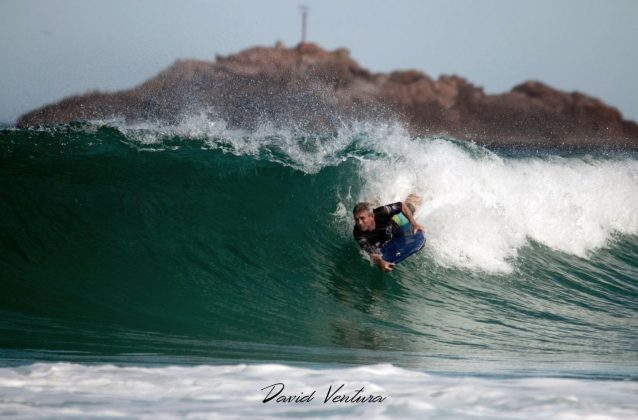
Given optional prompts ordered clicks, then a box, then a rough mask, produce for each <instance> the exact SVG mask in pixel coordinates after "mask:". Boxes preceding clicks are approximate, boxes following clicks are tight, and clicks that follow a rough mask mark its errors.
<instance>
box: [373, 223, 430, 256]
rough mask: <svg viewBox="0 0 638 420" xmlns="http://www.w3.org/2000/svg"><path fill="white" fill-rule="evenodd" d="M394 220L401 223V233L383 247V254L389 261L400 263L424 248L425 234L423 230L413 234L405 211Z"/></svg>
mask: <svg viewBox="0 0 638 420" xmlns="http://www.w3.org/2000/svg"><path fill="white" fill-rule="evenodd" d="M392 220H394V222H395V223H396V224H397V225H399V227H400V228H401V233H400V234H399V235H397V236H395V237H394V238H392V239H391V240H390V241H389V242H388V243H386V244H385V245H383V246H382V247H381V256H382V257H383V259H384V260H385V261H387V262H391V263H394V264H398V263H400V262H401V261H403V260H405V259H406V258H408V257H409V256H410V255H412V254H414V253H417V252H419V251H420V250H421V248H423V246H424V245H425V235H424V234H423V232H422V231H418V232H417V233H415V234H412V226H411V225H410V222H409V221H408V219H407V217H405V215H404V214H403V213H399V214H397V215H395V216H393V217H392Z"/></svg>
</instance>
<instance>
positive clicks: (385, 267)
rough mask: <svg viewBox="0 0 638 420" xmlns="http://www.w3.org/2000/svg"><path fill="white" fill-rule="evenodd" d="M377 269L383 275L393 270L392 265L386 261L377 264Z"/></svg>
mask: <svg viewBox="0 0 638 420" xmlns="http://www.w3.org/2000/svg"><path fill="white" fill-rule="evenodd" d="M379 268H380V269H381V271H383V272H384V273H389V272H390V271H392V269H393V268H394V263H391V262H387V261H383V260H381V261H380V262H379Z"/></svg>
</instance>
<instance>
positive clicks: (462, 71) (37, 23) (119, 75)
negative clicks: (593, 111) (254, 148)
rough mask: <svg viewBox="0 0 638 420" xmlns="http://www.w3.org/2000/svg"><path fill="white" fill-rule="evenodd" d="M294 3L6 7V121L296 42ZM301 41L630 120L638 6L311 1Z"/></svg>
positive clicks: (637, 69) (0, 45) (367, 63)
mask: <svg viewBox="0 0 638 420" xmlns="http://www.w3.org/2000/svg"><path fill="white" fill-rule="evenodd" d="M300 3H301V2H300V1H298V0H278V1H270V2H266V1H257V0H251V1H249V0H246V1H241V0H239V1H227V2H222V1H213V0H182V1H172V0H161V1H160V0H108V1H106V0H102V1H92V0H1V1H0V122H1V121H4V122H13V121H14V120H15V119H16V118H17V117H18V116H19V115H20V114H21V113H23V112H25V111H28V110H30V109H33V108H35V107H39V106H41V105H44V104H46V103H50V102H53V101H57V100H59V99H61V98H62V97H64V96H68V95H71V94H77V93H84V92H85V91H87V90H92V89H101V90H117V89H123V88H129V87H132V86H135V85H137V84H139V83H141V82H143V81H144V80H146V79H148V78H150V77H152V76H154V75H155V74H157V73H158V72H159V71H161V70H162V69H164V68H165V67H167V66H168V65H170V64H171V63H173V62H174V61H175V60H176V59H179V58H198V59H205V60H212V59H213V58H214V57H215V54H230V53H233V52H237V51H240V50H242V49H244V48H247V47H250V46H254V45H274V43H275V41H277V40H281V41H283V42H284V43H285V44H286V45H288V46H293V45H296V44H297V43H298V42H299V39H300V12H299V4H300ZM303 3H305V4H307V5H308V6H309V7H310V14H309V31H308V34H309V40H310V41H313V42H317V43H318V44H320V45H321V46H323V47H324V48H328V49H334V48H338V47H347V48H349V49H350V51H351V55H352V57H353V58H354V59H355V60H357V61H358V62H359V64H361V65H362V66H364V67H367V68H369V69H371V70H373V71H391V70H396V69H420V70H423V71H425V72H426V73H428V74H429V75H431V76H433V77H438V76H439V75H441V74H458V75H460V76H463V77H466V78H467V79H468V80H470V81H471V82H473V83H474V84H476V85H478V86H482V87H484V88H485V90H486V91H487V92H488V93H498V92H504V91H506V90H509V89H511V88H512V87H513V86H515V85H516V84H518V83H520V82H522V81H524V80H528V79H537V80H542V81H544V82H546V83H548V84H550V85H552V86H554V87H556V88H559V89H563V90H567V91H573V90H579V91H582V92H585V93H588V94H591V95H594V96H597V97H599V98H601V99H602V100H603V101H605V102H606V103H608V104H610V105H614V106H616V107H617V108H619V109H620V111H621V112H622V113H623V114H624V115H625V117H626V118H629V119H633V120H638V23H637V21H636V20H637V18H638V1H635V0H612V1H607V2H603V1H598V0H562V1H561V0H552V1H549V0H536V1H516V0H482V1H481V0H460V1H454V0H431V1H425V0H424V1H394V2H390V1H387V0H383V1H348V0H339V1H337V0H323V1H319V0H316V1H313V0H305V1H303Z"/></svg>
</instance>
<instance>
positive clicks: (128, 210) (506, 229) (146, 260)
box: [0, 115, 638, 419]
mask: <svg viewBox="0 0 638 420" xmlns="http://www.w3.org/2000/svg"><path fill="white" fill-rule="evenodd" d="M411 192H412V193H416V194H419V195H420V196H421V197H422V198H423V204H422V206H421V207H420V208H419V209H418V210H417V212H416V219H417V220H418V221H419V223H420V224H422V225H423V226H424V227H425V229H426V235H427V237H428V242H427V243H426V246H425V248H424V250H423V251H422V252H421V253H419V254H417V255H416V256H414V257H412V258H410V259H408V260H407V261H405V262H404V263H402V264H400V265H398V266H397V267H396V268H395V270H394V271H393V272H392V273H389V274H383V273H381V272H380V271H379V270H378V269H376V267H374V266H372V265H371V263H370V261H369V260H368V259H367V258H366V256H365V255H363V254H362V253H361V252H360V251H359V250H358V248H357V246H356V244H355V242H354V241H353V240H352V238H351V231H352V227H353V222H352V220H351V215H350V209H351V208H352V207H353V205H354V204H355V203H356V202H358V201H360V200H366V201H372V202H377V203H386V202H393V201H398V200H402V199H404V198H405V197H406V196H407V194H409V193H411ZM0 285H1V288H2V292H1V293H0V414H1V415H2V416H3V417H16V418H23V417H31V418H51V417H55V418H57V417H119V416H129V417H149V418H162V417H164V418H173V417H187V416H188V417H195V418H201V417H203V418H208V417H211V418H240V417H242V418H243V417H254V418H271V417H293V418H297V417H302V416H303V417H310V418H314V417H318V418H319V417H320V418H343V417H372V418H428V417H429V418H474V417H487V418H530V417H534V418H551V419H556V418H592V419H593V418H596V419H601V418H622V419H626V418H638V156H637V155H636V154H635V153H629V152H618V151H615V152H605V151H596V152H594V151H590V152H585V151H579V152H576V151H564V150H548V149H536V148H528V149H496V150H495V149H492V150H488V149H485V148H483V147H480V146H477V145H475V144H472V143H468V142H459V141H455V140H452V139H445V138H417V139H413V138H411V137H410V136H409V135H407V133H406V132H405V130H403V129H402V128H401V127H400V126H396V125H392V124H380V123H358V124H351V125H348V126H344V128H343V129H341V130H338V131H337V132H334V133H329V134H323V135H316V134H312V133H305V132H301V131H299V130H296V129H295V128H293V127H291V128H283V129H282V128H276V127H273V126H270V125H267V124H264V125H262V126H261V127H259V128H258V129H255V130H251V131H244V130H236V129H231V128H229V127H227V126H226V124H225V123H224V122H223V121H215V120H210V119H208V118H206V117H205V116H199V115H195V116H192V117H190V118H187V119H185V120H184V121H183V122H182V123H181V124H179V125H177V126H162V125H160V124H150V123H149V124H140V125H136V126H135V125H125V124H122V123H118V122H96V123H91V124H69V125H66V126H61V127H58V128H55V129H30V130H22V129H13V128H8V129H6V128H5V129H3V130H1V131H0ZM276 384H282V385H276ZM341 385H343V387H340V386H341ZM269 386H271V388H268V387H269ZM280 387H281V388H284V389H281V388H280ZM269 390H273V393H274V392H275V391H276V390H281V392H280V394H278V397H282V398H283V396H284V395H285V396H287V398H288V399H289V400H291V401H292V402H276V399H272V400H270V401H268V402H264V399H267V397H268V393H269ZM335 390H338V392H336V393H335V394H334V395H333V394H331V392H333V391H335ZM357 390H360V392H359V393H358V394H357ZM313 391H314V394H313ZM327 395H332V396H333V397H334V398H336V399H337V400H336V401H335V400H334V398H328V401H326V396H327ZM339 395H342V396H343V398H341V399H340V397H339ZM304 396H306V397H308V398H310V396H312V400H311V401H308V402H303V401H301V400H302V398H303V397H304ZM358 397H361V398H359V399H357V398H358ZM374 397H377V398H376V399H377V400H378V399H382V401H376V400H375V401H366V402H361V401H360V400H361V399H366V398H367V399H368V400H370V399H374ZM295 399H296V402H295ZM353 399H354V400H355V401H354V402H353V401H352V400H353Z"/></svg>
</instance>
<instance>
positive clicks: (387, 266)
mask: <svg viewBox="0 0 638 420" xmlns="http://www.w3.org/2000/svg"><path fill="white" fill-rule="evenodd" d="M370 258H372V261H374V263H375V264H376V265H378V266H379V268H380V269H381V271H383V272H386V273H387V272H388V271H392V269H393V268H394V263H391V262H387V261H385V260H384V259H383V257H382V256H381V254H370Z"/></svg>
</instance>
